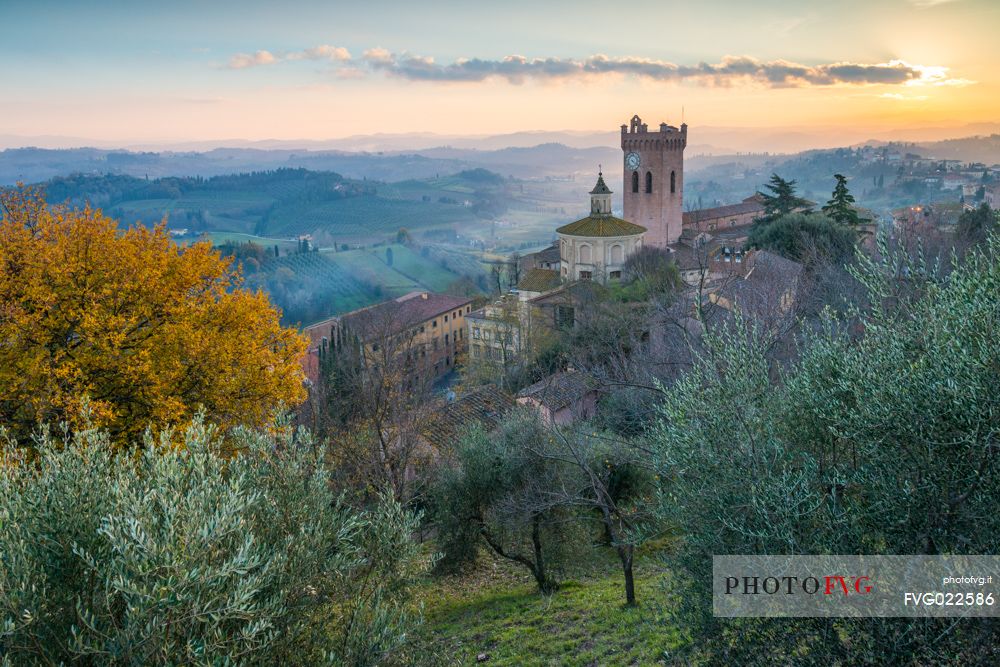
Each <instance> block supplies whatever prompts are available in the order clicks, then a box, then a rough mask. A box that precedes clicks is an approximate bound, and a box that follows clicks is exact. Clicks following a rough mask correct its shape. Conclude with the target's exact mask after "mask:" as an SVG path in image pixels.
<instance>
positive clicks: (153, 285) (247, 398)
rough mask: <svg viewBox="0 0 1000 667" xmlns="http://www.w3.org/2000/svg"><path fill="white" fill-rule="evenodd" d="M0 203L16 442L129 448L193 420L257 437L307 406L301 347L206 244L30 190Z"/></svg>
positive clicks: (2, 374) (2, 385)
mask: <svg viewBox="0 0 1000 667" xmlns="http://www.w3.org/2000/svg"><path fill="white" fill-rule="evenodd" d="M0 204H2V209H3V218H2V220H0V422H3V423H4V424H6V425H7V426H8V427H9V428H11V429H13V431H14V433H15V434H16V435H18V436H19V437H21V438H24V437H25V436H26V435H27V434H28V433H30V432H31V431H32V430H33V429H34V428H35V427H36V426H37V425H38V424H40V423H49V424H57V423H59V422H67V423H69V424H77V425H79V424H82V423H85V422H86V423H88V424H90V425H94V426H101V427H104V428H106V429H107V430H108V431H109V432H110V433H111V434H112V437H113V439H114V440H115V441H116V442H118V443H128V442H134V441H136V440H137V439H138V436H140V435H141V434H142V432H143V431H144V430H145V429H146V428H147V427H148V426H150V425H152V426H154V427H164V426H168V425H174V424H179V423H184V422H187V421H189V420H190V419H191V418H192V417H193V416H194V415H195V414H196V413H197V412H198V411H200V410H203V411H204V412H205V413H206V415H207V416H208V417H209V418H210V419H212V420H213V421H214V422H216V423H218V424H219V425H220V426H222V427H223V428H229V427H231V426H234V425H236V424H244V425H251V426H253V425H257V426H261V425H264V424H266V423H268V422H269V421H270V420H271V418H272V417H273V415H274V412H275V410H277V409H279V408H280V407H282V406H285V407H292V406H294V405H296V404H298V403H299V402H301V401H302V400H303V399H304V396H305V390H304V388H303V385H302V372H301V368H300V359H301V357H302V355H303V354H304V352H305V345H306V342H305V340H304V339H303V338H302V337H301V336H300V335H299V334H298V333H297V332H295V331H294V330H292V329H285V328H282V327H281V326H280V324H279V313H278V311H277V310H276V309H275V308H274V307H273V306H272V305H271V303H270V302H269V301H268V299H267V297H266V296H265V295H264V294H263V293H260V292H257V293H251V292H249V291H247V290H244V289H240V276H239V273H238V271H237V270H235V269H234V268H233V264H232V262H231V261H230V260H229V259H224V258H222V257H221V256H220V255H219V253H217V252H215V251H213V250H212V248H211V246H210V245H209V244H208V243H197V244H194V245H191V246H187V247H180V246H177V245H176V244H174V243H173V242H172V241H171V239H170V237H169V234H168V233H167V231H166V230H165V228H164V227H163V226H162V225H160V226H157V227H155V228H152V229H150V228H147V227H143V226H135V227H131V228H129V229H124V230H123V229H119V228H118V225H117V223H116V222H115V221H114V220H112V219H111V218H109V217H107V216H105V215H103V214H102V213H101V212H100V211H99V210H95V209H91V208H85V209H82V210H69V209H66V208H60V207H54V208H50V207H48V206H47V205H46V202H45V200H44V197H43V196H42V195H41V194H40V193H38V192H36V191H34V190H31V189H25V188H19V189H15V190H10V191H7V192H5V193H3V194H2V195H0ZM85 413H86V414H85Z"/></svg>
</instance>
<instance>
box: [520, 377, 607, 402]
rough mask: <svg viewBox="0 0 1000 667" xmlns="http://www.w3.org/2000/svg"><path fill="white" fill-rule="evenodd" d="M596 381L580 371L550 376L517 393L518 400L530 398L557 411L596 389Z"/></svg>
mask: <svg viewBox="0 0 1000 667" xmlns="http://www.w3.org/2000/svg"><path fill="white" fill-rule="evenodd" d="M597 386H598V384H597V381H596V380H595V379H594V378H592V377H590V376H589V375H587V374H586V373H582V372H580V371H564V372H561V373H556V374H555V375H550V376H549V377H547V378H545V379H544V380H541V381H539V382H536V383H535V384H533V385H531V386H530V387H526V388H524V389H522V390H521V391H519V392H517V397H518V398H532V399H535V400H536V401H538V402H539V403H541V404H542V405H544V406H545V407H547V408H548V409H550V410H559V409H562V408H565V407H566V406H568V405H571V404H572V403H574V402H575V401H578V400H580V399H581V398H583V397H584V396H586V395H587V394H588V393H590V392H592V391H595V390H596V389H597Z"/></svg>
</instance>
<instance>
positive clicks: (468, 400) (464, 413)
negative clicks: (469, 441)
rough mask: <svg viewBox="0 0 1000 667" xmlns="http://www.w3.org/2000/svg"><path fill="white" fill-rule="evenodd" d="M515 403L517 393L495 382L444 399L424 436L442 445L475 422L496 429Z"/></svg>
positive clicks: (432, 443) (450, 442)
mask: <svg viewBox="0 0 1000 667" xmlns="http://www.w3.org/2000/svg"><path fill="white" fill-rule="evenodd" d="M514 405H515V402H514V397H513V396H511V395H510V394H508V393H506V392H504V391H502V390H500V389H499V388H497V387H495V386H494V385H486V386H483V387H476V388H475V389H472V390H471V391H469V392H468V393H466V394H465V395H464V396H462V397H460V398H457V399H456V400H454V401H452V402H450V403H449V402H446V401H442V402H441V403H440V404H439V405H438V406H437V409H436V414H435V415H434V416H433V417H432V418H431V419H430V420H429V421H428V422H427V424H426V425H425V426H424V429H423V436H424V439H425V440H426V441H427V442H428V443H430V444H431V445H432V446H434V447H437V448H442V447H449V446H451V445H453V444H454V442H455V439H456V438H458V437H459V436H460V435H461V434H462V431H464V430H466V429H468V428H471V427H473V426H476V425H479V426H481V427H482V428H484V429H486V430H487V431H492V430H493V429H495V428H496V427H497V426H499V425H500V422H501V421H502V420H503V418H504V417H505V416H506V415H507V413H509V412H510V411H511V410H513V409H514Z"/></svg>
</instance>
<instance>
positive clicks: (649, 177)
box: [646, 171, 653, 192]
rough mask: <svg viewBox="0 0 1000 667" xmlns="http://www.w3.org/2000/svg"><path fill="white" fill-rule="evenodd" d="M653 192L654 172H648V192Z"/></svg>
mask: <svg viewBox="0 0 1000 667" xmlns="http://www.w3.org/2000/svg"><path fill="white" fill-rule="evenodd" d="M652 191H653V172H651V171H647V172H646V192H652Z"/></svg>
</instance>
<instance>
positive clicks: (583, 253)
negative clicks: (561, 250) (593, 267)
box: [580, 245, 590, 264]
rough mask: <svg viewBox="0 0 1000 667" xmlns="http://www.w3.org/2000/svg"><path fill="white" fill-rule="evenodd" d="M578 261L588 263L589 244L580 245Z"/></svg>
mask: <svg viewBox="0 0 1000 667" xmlns="http://www.w3.org/2000/svg"><path fill="white" fill-rule="evenodd" d="M580 263H582V264H590V246H589V245H582V246H580Z"/></svg>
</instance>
